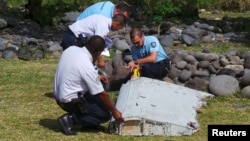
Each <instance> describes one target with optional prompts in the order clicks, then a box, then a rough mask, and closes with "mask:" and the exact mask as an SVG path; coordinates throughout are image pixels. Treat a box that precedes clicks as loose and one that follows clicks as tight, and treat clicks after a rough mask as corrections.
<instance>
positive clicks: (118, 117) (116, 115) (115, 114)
mask: <svg viewBox="0 0 250 141" xmlns="http://www.w3.org/2000/svg"><path fill="white" fill-rule="evenodd" d="M112 115H113V117H114V118H115V120H117V121H122V122H123V121H124V119H123V117H122V113H121V112H119V111H118V110H115V111H114V112H112Z"/></svg>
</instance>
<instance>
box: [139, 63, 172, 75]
mask: <svg viewBox="0 0 250 141" xmlns="http://www.w3.org/2000/svg"><path fill="white" fill-rule="evenodd" d="M169 68H170V62H169V60H168V59H164V60H162V61H160V62H157V63H146V64H143V65H142V68H141V72H140V73H141V76H144V77H149V78H153V79H162V78H163V77H165V76H166V75H167V74H168V70H169Z"/></svg>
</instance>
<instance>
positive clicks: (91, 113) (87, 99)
mask: <svg viewBox="0 0 250 141" xmlns="http://www.w3.org/2000/svg"><path fill="white" fill-rule="evenodd" d="M82 96H83V98H81V97H80V96H79V98H78V99H74V100H72V101H71V102H69V103H60V102H57V103H58V105H59V106H60V107H61V108H62V109H63V110H64V111H66V112H68V113H70V114H71V115H72V116H73V118H74V121H75V122H76V123H77V124H79V125H81V126H83V127H87V126H98V125H100V124H101V123H105V122H107V121H108V120H110V119H111V114H110V112H109V110H108V109H107V108H106V107H105V106H104V105H103V103H102V102H101V101H100V99H99V97H98V96H97V95H95V96H93V95H91V94H90V93H88V92H86V93H85V94H84V95H82Z"/></svg>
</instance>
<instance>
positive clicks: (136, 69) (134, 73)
mask: <svg viewBox="0 0 250 141" xmlns="http://www.w3.org/2000/svg"><path fill="white" fill-rule="evenodd" d="M132 77H133V78H136V77H140V71H139V68H134V69H133V75H132Z"/></svg>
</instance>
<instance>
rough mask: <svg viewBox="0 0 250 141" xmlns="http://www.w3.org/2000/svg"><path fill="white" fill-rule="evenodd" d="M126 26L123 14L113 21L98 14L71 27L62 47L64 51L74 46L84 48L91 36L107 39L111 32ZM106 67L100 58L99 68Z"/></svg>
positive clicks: (65, 35)
mask: <svg viewBox="0 0 250 141" xmlns="http://www.w3.org/2000/svg"><path fill="white" fill-rule="evenodd" d="M125 24H126V17H125V16H123V15H122V14H117V15H115V16H113V17H112V19H110V18H107V17H105V16H103V15H98V14H95V15H91V16H88V17H86V18H84V19H82V20H79V21H76V22H74V23H73V24H71V25H69V29H68V31H67V32H66V33H65V34H64V35H63V38H62V43H61V45H62V47H63V50H66V49H67V48H68V47H69V46H72V45H76V46H79V47H82V46H84V45H85V44H86V42H87V40H88V39H89V38H90V37H91V36H93V35H99V36H101V37H103V38H104V39H105V38H106V37H107V35H108V33H109V32H110V31H117V30H119V29H121V28H122V27H123V26H125ZM104 65H105V63H104V61H103V60H102V57H101V56H99V58H98V66H99V67H104Z"/></svg>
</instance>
